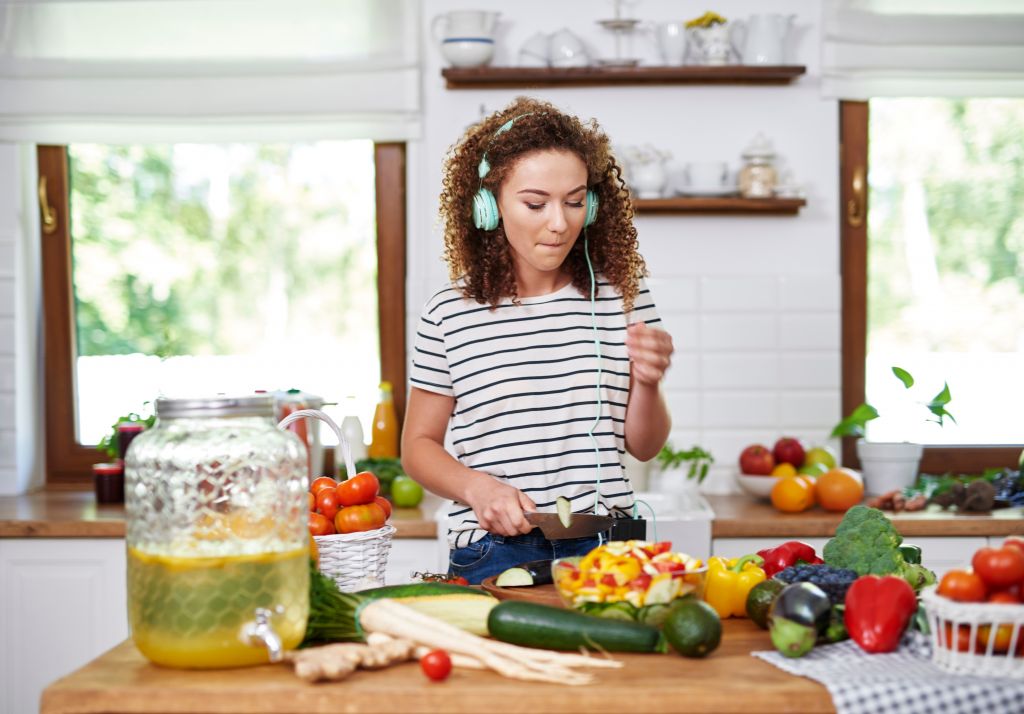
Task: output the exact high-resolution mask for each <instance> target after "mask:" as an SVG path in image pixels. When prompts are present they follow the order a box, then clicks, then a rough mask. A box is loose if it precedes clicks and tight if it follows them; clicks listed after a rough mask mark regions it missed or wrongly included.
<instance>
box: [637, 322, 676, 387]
mask: <svg viewBox="0 0 1024 714" xmlns="http://www.w3.org/2000/svg"><path fill="white" fill-rule="evenodd" d="M626 349H627V350H628V352H629V360H630V362H632V363H633V379H635V380H636V381H637V382H639V383H640V384H646V385H647V386H651V387H657V386H658V384H659V383H660V382H661V380H662V379H663V378H664V377H665V372H667V371H668V368H669V366H670V365H671V364H672V353H673V352H674V351H675V349H674V348H673V347H672V335H670V334H668V333H667V332H665V331H664V330H655V329H654V328H653V327H648V326H647V325H645V324H644V323H642V322H637V323H634V324H632V325H630V326H629V327H627V328H626Z"/></svg>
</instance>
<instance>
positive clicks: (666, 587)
mask: <svg viewBox="0 0 1024 714" xmlns="http://www.w3.org/2000/svg"><path fill="white" fill-rule="evenodd" d="M669 548H670V546H669V544H668V543H649V542H645V541H611V542H609V543H605V544H604V545H601V546H598V547H597V548H595V549H594V550H592V551H591V552H590V553H588V554H587V555H586V556H576V557H572V558H559V559H557V560H555V561H554V562H552V564H551V576H552V580H554V584H555V590H556V591H557V592H558V595H559V597H561V599H562V602H563V604H564V605H565V606H566V607H567V608H571V609H576V610H580V611H581V612H585V613H588V614H592V615H599V616H601V617H609V618H612V619H622V620H636V621H638V622H645V623H651V624H660V620H661V619H663V618H664V616H665V615H666V614H667V612H668V605H669V604H670V603H671V602H672V601H673V600H675V599H677V598H680V597H685V596H688V595H693V596H695V597H697V598H702V597H703V596H704V582H705V579H706V577H707V566H706V565H705V564H704V563H703V562H701V561H700V560H697V559H695V558H691V557H689V556H687V555H684V554H682V553H673V552H671V551H670V550H669Z"/></svg>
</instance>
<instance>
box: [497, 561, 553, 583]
mask: <svg viewBox="0 0 1024 714" xmlns="http://www.w3.org/2000/svg"><path fill="white" fill-rule="evenodd" d="M551 562H552V561H550V560H531V561H530V562H528V563H520V564H519V565H516V566H514V567H512V568H508V569H507V570H504V571H502V573H501V575H499V576H498V578H497V580H495V581H494V584H495V585H497V586H498V587H502V588H506V587H529V586H531V585H550V584H551V583H553V582H554V580H553V579H552V578H551Z"/></svg>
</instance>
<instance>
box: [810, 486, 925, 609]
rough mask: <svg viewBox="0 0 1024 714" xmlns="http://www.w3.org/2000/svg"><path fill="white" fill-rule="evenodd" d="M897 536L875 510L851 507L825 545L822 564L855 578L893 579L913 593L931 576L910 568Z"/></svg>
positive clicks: (915, 566) (878, 511)
mask: <svg viewBox="0 0 1024 714" xmlns="http://www.w3.org/2000/svg"><path fill="white" fill-rule="evenodd" d="M902 542H903V536H901V535H900V534H899V533H898V532H897V531H896V528H895V527H894V526H893V525H892V522H891V521H890V520H889V519H888V518H886V517H885V514H884V513H882V512H881V511H880V510H878V509H877V508H869V507H868V506H854V507H853V508H851V509H850V510H848V511H847V512H846V515H845V516H844V517H843V520H842V522H840V524H839V527H838V528H837V529H836V535H835V537H834V538H833V539H832V540H830V541H829V542H828V543H826V544H825V550H824V553H823V555H824V557H825V563H826V564H828V565H832V566H834V567H836V568H849V569H850V570H853V571H855V572H856V573H857V574H858V575H896V576H898V577H901V578H903V579H905V580H906V581H907V582H909V583H910V584H911V585H912V586H913V588H914V589H915V590H920V589H921V588H922V587H924V586H925V585H929V584H931V583H934V582H935V573H933V572H932V571H930V570H928V569H927V568H925V567H923V566H921V565H912V564H910V563H908V562H906V560H905V559H904V558H903V553H901V552H900V543H902Z"/></svg>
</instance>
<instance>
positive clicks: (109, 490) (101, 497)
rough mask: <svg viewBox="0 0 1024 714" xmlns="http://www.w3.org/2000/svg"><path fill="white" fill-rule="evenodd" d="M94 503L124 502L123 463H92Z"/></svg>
mask: <svg viewBox="0 0 1024 714" xmlns="http://www.w3.org/2000/svg"><path fill="white" fill-rule="evenodd" d="M92 478H93V483H94V485H95V487H96V503H124V463H123V462H120V461H118V462H116V463H111V464H93V465H92Z"/></svg>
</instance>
